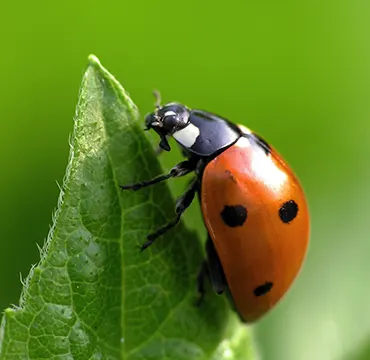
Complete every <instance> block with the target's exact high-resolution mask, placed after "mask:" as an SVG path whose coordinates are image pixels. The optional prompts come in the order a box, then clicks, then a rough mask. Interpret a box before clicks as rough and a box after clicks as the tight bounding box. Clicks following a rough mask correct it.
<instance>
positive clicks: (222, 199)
mask: <svg viewBox="0 0 370 360" xmlns="http://www.w3.org/2000/svg"><path fill="white" fill-rule="evenodd" d="M145 123H146V130H149V129H153V130H154V131H155V132H156V133H157V134H158V135H159V137H160V143H159V147H160V148H161V149H162V150H165V151H170V150H171V148H170V145H169V143H168V141H167V138H168V137H173V138H174V139H175V140H176V142H177V143H178V144H179V145H180V147H181V149H182V151H183V154H184V156H185V157H186V160H185V161H182V162H180V163H179V164H177V165H176V166H174V167H173V168H172V170H171V171H170V172H169V173H168V174H164V175H161V176H158V177H156V178H154V179H152V180H149V181H144V182H140V183H136V184H130V185H125V186H121V189H122V190H126V189H132V190H138V189H141V188H143V187H147V186H151V185H154V184H156V183H159V182H162V181H165V180H168V179H170V178H176V177H181V176H184V175H187V174H189V173H191V172H194V173H195V177H194V179H193V180H192V182H191V183H190V186H189V187H188V189H187V190H186V191H185V193H184V194H183V195H182V196H181V197H180V198H179V199H178V200H177V202H176V207H175V213H176V217H175V218H174V220H173V221H171V222H170V223H168V224H166V225H164V226H163V227H161V228H159V229H158V230H157V231H155V232H154V233H152V234H150V235H148V237H147V242H146V243H144V244H143V245H142V247H141V249H142V250H144V249H146V248H147V247H148V246H150V245H152V244H153V242H154V241H155V240H156V239H157V238H158V237H159V236H161V235H162V234H164V233H165V232H167V231H168V230H170V229H171V228H173V227H175V226H176V225H177V224H178V223H179V221H180V219H181V215H182V214H183V213H184V211H185V210H186V209H187V208H188V207H189V206H190V204H191V203H192V201H193V200H194V197H195V195H196V194H197V195H198V197H199V200H200V203H201V210H202V215H203V219H204V223H205V225H206V228H207V230H208V239H207V242H206V254H207V258H206V260H205V261H204V263H203V265H202V267H201V271H200V273H199V275H198V291H199V293H200V299H202V298H203V294H204V279H205V277H208V278H209V279H210V282H211V284H212V287H213V289H214V291H215V292H216V293H217V294H222V293H223V292H227V293H228V294H229V295H230V296H229V297H230V298H231V300H232V302H233V304H234V307H235V308H236V310H237V312H238V314H239V316H240V317H241V319H242V320H243V321H244V322H253V321H256V320H257V319H258V318H260V317H261V316H262V315H264V314H266V313H267V312H268V311H269V310H270V309H271V308H273V307H274V305H275V304H276V303H277V302H278V301H279V300H280V299H281V298H282V296H283V295H284V294H285V293H286V291H287V290H288V289H289V287H290V286H291V284H292V282H293V280H294V278H295V277H296V276H297V274H298V272H299V270H300V268H301V266H302V263H303V260H304V257H305V254H306V251H307V246H308V241H309V232H310V219H309V211H308V206H307V201H306V198H305V194H304V192H303V189H302V187H301V185H300V183H299V181H298V179H297V177H296V176H295V174H294V173H293V171H292V170H291V169H290V168H289V166H288V165H287V164H286V162H285V161H284V160H283V159H282V157H281V156H280V155H279V154H278V153H277V152H276V151H275V150H274V149H273V148H272V147H271V146H270V145H269V144H268V143H267V142H266V141H265V140H263V139H262V138H261V137H260V136H258V135H257V134H256V133H254V132H252V131H251V130H249V129H248V128H246V127H244V126H238V125H235V124H233V123H232V122H230V121H228V120H226V119H224V118H222V117H220V116H218V115H215V114H212V113H209V112H206V111H202V110H194V109H189V108H188V107H186V106H185V105H182V104H180V103H168V104H166V105H163V106H161V105H160V99H159V95H157V104H156V109H155V111H154V112H152V113H151V114H149V115H147V116H146V118H145Z"/></svg>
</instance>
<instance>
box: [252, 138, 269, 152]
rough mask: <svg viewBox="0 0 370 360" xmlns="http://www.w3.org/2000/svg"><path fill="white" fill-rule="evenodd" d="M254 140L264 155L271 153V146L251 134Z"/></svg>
mask: <svg viewBox="0 0 370 360" xmlns="http://www.w3.org/2000/svg"><path fill="white" fill-rule="evenodd" d="M253 136H254V137H255V139H256V142H257V144H258V145H259V146H260V147H261V148H262V149H263V151H264V152H265V154H266V155H269V154H270V153H271V146H270V145H269V144H268V143H267V142H266V141H265V140H264V139H262V138H261V136H259V135H257V134H253Z"/></svg>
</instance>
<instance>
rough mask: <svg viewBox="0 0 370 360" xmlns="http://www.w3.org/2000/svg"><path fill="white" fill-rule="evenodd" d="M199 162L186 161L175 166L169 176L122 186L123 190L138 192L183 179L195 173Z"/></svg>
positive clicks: (164, 175) (165, 175)
mask: <svg viewBox="0 0 370 360" xmlns="http://www.w3.org/2000/svg"><path fill="white" fill-rule="evenodd" d="M197 163H198V161H194V160H185V161H182V162H181V163H179V164H177V165H176V166H174V167H173V168H172V169H171V171H170V172H169V173H168V174H163V175H160V176H157V177H155V178H154V179H151V180H148V181H141V182H138V183H135V184H128V185H120V188H121V190H134V191H137V190H139V189H141V188H144V187H148V186H151V185H154V184H157V183H160V182H162V181H166V180H168V179H170V178H173V177H181V176H185V175H187V174H189V173H190V172H192V171H194V170H195V168H196V166H197Z"/></svg>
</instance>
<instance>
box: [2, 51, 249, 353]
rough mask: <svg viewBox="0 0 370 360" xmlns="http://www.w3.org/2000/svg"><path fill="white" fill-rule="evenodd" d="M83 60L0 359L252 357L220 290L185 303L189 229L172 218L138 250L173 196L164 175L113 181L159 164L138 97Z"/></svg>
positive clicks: (190, 284) (152, 171)
mask: <svg viewBox="0 0 370 360" xmlns="http://www.w3.org/2000/svg"><path fill="white" fill-rule="evenodd" d="M89 60H90V66H89V67H88V69H87V71H86V74H85V76H84V78H83V82H82V87H81V91H80V97H79V103H78V106H77V113H76V119H75V125H74V131H73V136H72V145H71V152H70V160H69V164H68V167H67V172H66V176H65V181H64V184H63V190H62V192H61V195H60V198H59V203H58V209H57V211H56V214H55V216H54V223H53V226H52V229H51V231H50V233H49V236H48V239H47V242H46V244H45V246H44V248H43V249H42V251H41V260H40V262H39V264H38V265H37V266H35V267H34V268H33V269H32V270H31V272H30V274H29V276H28V278H27V280H26V282H25V284H24V288H23V292H22V295H21V299H20V305H19V307H14V308H12V309H7V310H5V314H4V316H3V320H2V326H1V330H0V359H1V360H5V359H58V360H60V359H74V360H77V359H83V360H86V359H130V360H134V359H138V360H139V359H140V360H143V359H152V360H155V359H162V360H163V359H171V360H176V359H184V360H185V359H186V360H193V359H197V360H198V359H214V360H215V359H243V360H245V359H247V360H248V359H252V358H253V355H252V347H251V340H250V337H249V335H248V329H247V328H246V327H245V326H242V325H240V323H239V321H238V320H236V316H235V315H234V314H233V313H232V312H231V311H230V310H229V306H228V304H227V303H226V300H225V298H224V297H218V296H216V295H214V294H213V293H212V292H211V291H209V293H208V294H207V297H206V299H205V302H204V303H203V304H202V305H201V306H200V307H196V306H195V305H194V303H195V301H196V274H197V271H198V269H199V267H200V264H201V262H202V256H203V255H202V254H203V252H202V246H201V243H200V241H199V240H198V239H197V236H196V235H195V234H194V233H192V232H189V231H188V230H186V228H185V227H184V225H183V224H180V225H179V226H178V227H177V228H176V229H175V230H173V231H171V232H170V233H169V234H167V235H166V236H163V237H162V238H161V239H159V240H158V241H157V242H156V243H155V244H154V245H153V246H152V247H150V248H149V249H147V250H146V251H144V252H142V253H141V252H140V251H139V249H138V245H139V244H142V243H143V242H144V241H145V236H146V235H147V234H148V233H150V232H152V231H153V230H155V229H156V228H157V227H158V226H161V225H162V224H164V223H166V222H167V221H169V220H170V219H171V218H172V217H173V216H174V202H173V199H172V198H171V195H170V192H169V189H168V187H167V185H166V184H159V185H156V186H154V187H152V188H148V189H143V190H141V191H138V192H136V193H134V192H131V191H125V192H121V191H120V190H119V187H118V185H119V184H125V183H131V182H134V181H138V180H143V179H150V178H152V177H153V176H155V175H158V174H160V173H161V172H162V170H161V168H160V166H159V163H158V161H157V159H156V157H155V154H154V151H153V149H152V146H151V144H150V143H149V141H148V140H147V139H146V137H145V136H144V133H143V131H142V124H141V123H139V122H138V119H139V114H138V110H137V108H136V106H135V105H134V104H133V102H132V101H131V100H130V98H129V97H128V95H127V93H126V92H125V91H124V90H123V88H122V87H121V85H120V84H119V83H118V82H117V81H116V80H115V79H114V78H113V76H112V75H111V74H109V73H108V72H107V71H106V70H105V69H104V68H103V67H102V66H101V65H100V63H99V61H98V59H97V58H96V57H94V56H90V58H89ZM41 196H42V195H41Z"/></svg>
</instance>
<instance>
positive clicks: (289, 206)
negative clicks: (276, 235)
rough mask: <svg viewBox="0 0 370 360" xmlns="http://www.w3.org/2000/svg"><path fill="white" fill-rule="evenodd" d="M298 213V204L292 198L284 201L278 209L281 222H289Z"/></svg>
mask: <svg viewBox="0 0 370 360" xmlns="http://www.w3.org/2000/svg"><path fill="white" fill-rule="evenodd" d="M297 214H298V205H297V203H296V202H295V201H294V200H289V201H287V202H285V203H284V204H283V205H282V207H281V208H280V209H279V216H280V219H281V221H282V222H283V223H289V222H291V221H292V220H293V219H294V218H295V217H296V216H297Z"/></svg>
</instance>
